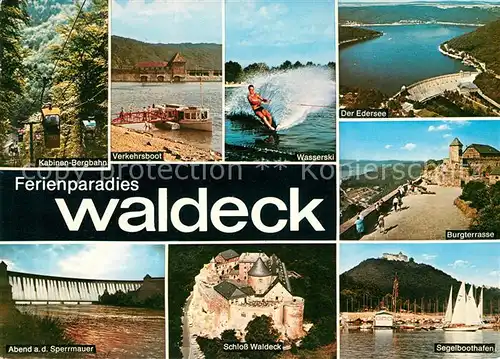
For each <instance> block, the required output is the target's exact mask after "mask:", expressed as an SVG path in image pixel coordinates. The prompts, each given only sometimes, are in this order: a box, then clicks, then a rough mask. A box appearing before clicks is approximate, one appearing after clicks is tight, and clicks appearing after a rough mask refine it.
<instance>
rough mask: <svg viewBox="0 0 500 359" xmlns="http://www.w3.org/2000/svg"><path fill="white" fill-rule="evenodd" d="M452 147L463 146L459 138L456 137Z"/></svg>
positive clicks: (451, 144)
mask: <svg viewBox="0 0 500 359" xmlns="http://www.w3.org/2000/svg"><path fill="white" fill-rule="evenodd" d="M450 146H463V144H462V142H460V140H459V139H458V137H455V139H454V140H453V141H452V142H451V143H450Z"/></svg>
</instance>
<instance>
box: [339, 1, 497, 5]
mask: <svg viewBox="0 0 500 359" xmlns="http://www.w3.org/2000/svg"><path fill="white" fill-rule="evenodd" d="M498 2H500V0H489V1H488V0H486V1H471V0H340V1H339V4H359V3H366V4H389V3H390V4H406V3H427V4H432V3H435V4H448V3H452V4H457V3H464V4H466V3H485V4H495V3H498Z"/></svg>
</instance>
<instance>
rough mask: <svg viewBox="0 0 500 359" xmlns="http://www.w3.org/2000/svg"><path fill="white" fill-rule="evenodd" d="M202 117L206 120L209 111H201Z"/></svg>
mask: <svg viewBox="0 0 500 359" xmlns="http://www.w3.org/2000/svg"><path fill="white" fill-rule="evenodd" d="M201 118H202V119H204V120H206V119H207V118H208V113H207V111H203V112H202V113H201Z"/></svg>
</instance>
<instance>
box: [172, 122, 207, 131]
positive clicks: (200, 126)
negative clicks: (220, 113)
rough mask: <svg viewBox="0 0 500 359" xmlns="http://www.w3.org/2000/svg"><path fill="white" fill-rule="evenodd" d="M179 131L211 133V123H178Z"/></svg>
mask: <svg viewBox="0 0 500 359" xmlns="http://www.w3.org/2000/svg"><path fill="white" fill-rule="evenodd" d="M179 124H180V125H181V129H182V128H185V129H189V130H196V131H206V132H212V121H186V120H183V121H180V122H179Z"/></svg>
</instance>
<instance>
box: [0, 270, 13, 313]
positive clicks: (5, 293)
mask: <svg viewBox="0 0 500 359" xmlns="http://www.w3.org/2000/svg"><path fill="white" fill-rule="evenodd" d="M11 303H12V286H11V285H10V283H9V276H8V274H7V264H6V263H5V262H3V261H2V262H1V263H0V304H11Z"/></svg>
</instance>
